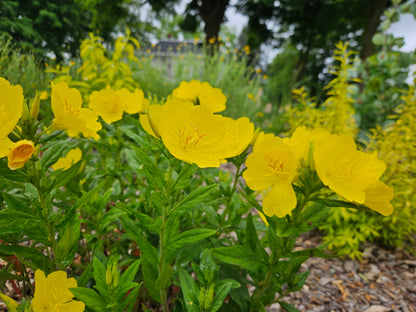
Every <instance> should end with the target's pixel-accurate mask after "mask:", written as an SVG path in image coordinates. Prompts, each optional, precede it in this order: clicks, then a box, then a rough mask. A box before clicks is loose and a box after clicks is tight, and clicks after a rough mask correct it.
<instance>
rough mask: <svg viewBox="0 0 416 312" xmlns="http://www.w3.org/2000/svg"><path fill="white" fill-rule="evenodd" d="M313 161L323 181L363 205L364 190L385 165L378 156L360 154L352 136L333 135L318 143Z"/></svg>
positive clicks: (374, 180) (350, 199)
mask: <svg viewBox="0 0 416 312" xmlns="http://www.w3.org/2000/svg"><path fill="white" fill-rule="evenodd" d="M313 156H314V161H315V168H316V172H317V173H318V176H319V178H320V179H321V181H322V182H323V183H324V184H325V185H327V186H328V187H329V188H330V189H332V190H333V191H334V192H336V193H338V194H339V195H341V196H342V197H344V198H346V199H347V200H349V201H352V202H356V203H359V204H364V202H365V200H366V194H365V191H366V189H368V188H369V187H370V186H371V185H372V184H374V183H376V182H377V181H378V179H379V178H380V176H381V174H382V173H383V172H384V170H385V168H386V165H385V164H384V162H383V161H382V160H379V159H377V155H376V154H375V153H374V154H365V153H363V152H360V151H357V147H356V145H355V142H354V140H353V138H352V137H350V136H347V135H341V136H339V135H330V136H327V137H326V138H325V139H324V140H321V141H320V142H319V143H317V144H315V150H314V155H313Z"/></svg>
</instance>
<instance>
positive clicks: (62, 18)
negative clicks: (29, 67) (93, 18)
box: [0, 0, 88, 61]
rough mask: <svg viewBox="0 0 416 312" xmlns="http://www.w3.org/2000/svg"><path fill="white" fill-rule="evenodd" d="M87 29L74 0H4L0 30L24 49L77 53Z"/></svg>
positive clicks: (59, 57)
mask: <svg viewBox="0 0 416 312" xmlns="http://www.w3.org/2000/svg"><path fill="white" fill-rule="evenodd" d="M87 30H88V23H87V21H86V18H85V15H84V11H83V10H81V7H80V6H79V5H78V3H77V2H76V1H75V0H54V1H51V0H34V1H25V0H2V4H1V7H0V32H2V33H3V34H4V36H5V37H6V38H10V39H13V40H14V42H15V44H16V45H17V46H18V47H20V48H23V49H30V50H32V51H34V52H35V53H39V54H42V55H45V54H46V53H47V52H53V53H54V54H55V56H56V58H57V60H58V61H60V60H62V58H63V53H64V52H69V53H71V54H73V55H75V53H76V51H77V48H78V46H79V42H80V40H81V39H82V38H84V36H85V35H86V32H87Z"/></svg>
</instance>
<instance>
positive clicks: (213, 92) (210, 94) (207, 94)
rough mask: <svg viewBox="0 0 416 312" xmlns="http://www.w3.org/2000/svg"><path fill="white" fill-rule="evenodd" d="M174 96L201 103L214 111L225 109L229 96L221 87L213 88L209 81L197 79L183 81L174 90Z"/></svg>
mask: <svg viewBox="0 0 416 312" xmlns="http://www.w3.org/2000/svg"><path fill="white" fill-rule="evenodd" d="M172 97H176V98H179V99H182V100H187V101H191V102H193V103H194V104H200V105H201V106H203V107H205V108H206V109H207V110H209V111H211V112H213V113H218V112H222V111H223V110H225V108H226V106H225V103H226V102H227V97H226V96H225V95H224V93H223V92H222V90H221V89H219V88H213V87H212V86H211V85H210V84H209V83H208V82H200V81H197V80H191V81H190V82H187V81H182V82H181V83H180V84H179V87H177V88H176V89H174V90H173V91H172Z"/></svg>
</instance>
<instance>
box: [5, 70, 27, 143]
mask: <svg viewBox="0 0 416 312" xmlns="http://www.w3.org/2000/svg"><path fill="white" fill-rule="evenodd" d="M22 113H23V89H22V87H21V86H20V85H15V86H11V85H10V83H9V82H8V81H7V80H6V79H4V78H1V77H0V137H5V136H7V135H8V134H9V133H10V132H12V130H13V128H14V127H15V126H16V124H17V122H18V121H19V119H20V117H21V116H22Z"/></svg>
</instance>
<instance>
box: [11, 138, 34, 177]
mask: <svg viewBox="0 0 416 312" xmlns="http://www.w3.org/2000/svg"><path fill="white" fill-rule="evenodd" d="M34 151H35V144H33V142H32V141H29V140H20V141H17V142H16V143H13V144H12V146H11V147H10V151H9V153H8V155H7V160H8V163H7V165H8V166H9V168H10V169H11V170H16V169H20V168H22V167H23V166H24V165H25V163H26V162H27V161H28V160H29V159H30V158H31V157H32V154H33V152H34Z"/></svg>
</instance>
